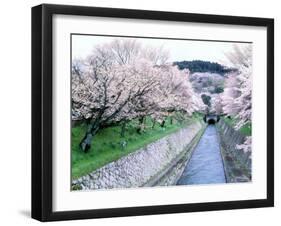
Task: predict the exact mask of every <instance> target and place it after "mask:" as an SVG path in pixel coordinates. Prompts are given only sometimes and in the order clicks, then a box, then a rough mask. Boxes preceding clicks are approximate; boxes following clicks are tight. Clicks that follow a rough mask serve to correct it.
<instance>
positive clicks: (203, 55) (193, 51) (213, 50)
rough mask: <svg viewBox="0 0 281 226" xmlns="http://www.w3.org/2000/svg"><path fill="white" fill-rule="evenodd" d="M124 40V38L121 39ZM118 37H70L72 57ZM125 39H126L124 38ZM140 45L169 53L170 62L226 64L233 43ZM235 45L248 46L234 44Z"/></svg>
mask: <svg viewBox="0 0 281 226" xmlns="http://www.w3.org/2000/svg"><path fill="white" fill-rule="evenodd" d="M121 38H122V39H124V37H121ZM114 39H118V37H108V36H93V35H72V57H73V58H84V57H86V56H88V55H89V54H90V53H91V51H92V49H93V48H94V47H95V46H96V45H98V44H102V43H107V42H111V41H112V40H114ZM125 39H126V38H125ZM136 39H137V40H138V41H139V42H140V43H142V45H145V46H153V47H160V46H163V48H164V49H165V50H168V51H169V52H170V61H172V62H174V61H182V60H206V61H211V62H218V63H224V64H226V62H227V59H226V57H225V55H224V53H226V52H228V51H230V50H231V49H232V47H233V43H229V42H210V41H192V40H167V39H149V38H136ZM236 44H237V45H241V46H242V45H248V44H244V43H236Z"/></svg>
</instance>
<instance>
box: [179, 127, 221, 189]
mask: <svg viewBox="0 0 281 226" xmlns="http://www.w3.org/2000/svg"><path fill="white" fill-rule="evenodd" d="M213 183H216V184H217V183H226V181H225V174H224V167H223V162H222V157H221V153H220V145H219V138H218V134H217V131H216V127H215V125H208V127H207V128H206V130H205V132H204V134H203V135H202V137H201V139H200V141H199V143H198V145H197V147H196V148H195V150H194V152H193V155H192V157H191V159H190V161H189V162H188V164H187V166H186V167H185V169H184V171H183V174H182V176H181V177H180V179H179V180H178V183H177V184H178V185H184V184H213Z"/></svg>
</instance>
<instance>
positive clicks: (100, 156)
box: [71, 115, 200, 179]
mask: <svg viewBox="0 0 281 226" xmlns="http://www.w3.org/2000/svg"><path fill="white" fill-rule="evenodd" d="M199 118H200V115H194V116H193V117H192V118H190V119H188V120H185V121H184V122H181V123H180V122H177V121H176V120H174V122H173V124H170V120H169V119H168V120H167V121H166V124H165V127H164V128H162V127H160V125H159V124H158V123H156V124H155V127H154V129H152V128H151V127H152V120H151V119H150V118H148V117H147V119H146V128H145V130H144V131H143V132H142V133H141V134H138V133H137V132H136V128H137V125H138V121H137V120H133V121H131V122H129V123H128V124H127V125H126V132H125V136H124V137H123V138H122V137H121V136H120V131H121V127H120V126H119V125H116V126H112V127H108V128H104V129H101V130H100V131H99V132H98V133H97V134H96V135H95V137H94V139H93V141H92V145H91V149H90V150H89V152H88V153H84V152H82V151H81V149H80V148H79V143H80V141H81V139H82V138H83V136H84V134H85V131H86V128H87V127H86V125H85V124H81V125H79V126H77V127H74V128H72V144H71V148H72V178H73V179H76V178H78V177H80V176H82V175H85V174H87V173H89V172H92V171H94V170H96V169H98V168H100V167H102V166H104V165H105V164H107V163H110V162H112V161H115V160H117V159H119V158H121V157H122V156H125V155H128V154H129V153H132V152H134V151H136V150H138V149H140V148H142V147H144V146H145V145H147V144H149V143H151V142H153V141H156V140H158V139H160V138H162V137H164V136H167V135H169V134H171V133H174V132H176V131H177V130H179V129H180V128H182V127H185V126H187V125H188V124H191V123H193V122H194V121H195V120H198V119H199ZM124 142H126V146H125V147H122V143H124Z"/></svg>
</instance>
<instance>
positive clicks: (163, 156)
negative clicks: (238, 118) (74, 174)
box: [72, 122, 203, 190]
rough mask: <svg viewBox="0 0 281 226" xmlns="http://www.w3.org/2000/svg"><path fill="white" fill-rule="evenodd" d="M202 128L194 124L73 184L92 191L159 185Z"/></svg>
mask: <svg viewBox="0 0 281 226" xmlns="http://www.w3.org/2000/svg"><path fill="white" fill-rule="evenodd" d="M202 128H203V123H201V122H196V123H194V124H191V125H189V126H188V127H186V128H183V129H181V130H179V131H177V132H175V133H173V134H171V135H168V136H166V137H164V138H162V139H159V140H158V141H155V142H153V143H151V144H148V145H147V146H146V147H144V148H141V149H140V150H137V151H136V152H133V153H131V154H129V155H127V156H125V157H122V158H120V159H119V160H117V161H115V162H111V163H109V164H107V165H105V166H103V167H102V168H100V169H98V170H96V171H94V172H92V173H90V174H88V175H86V176H83V177H80V178H78V179H77V180H74V181H73V182H72V187H73V188H74V187H75V188H76V189H77V188H78V189H82V190H88V189H109V188H132V187H143V186H155V185H157V180H158V179H160V178H163V177H164V175H162V174H163V172H164V173H165V172H166V169H169V168H170V167H171V166H172V165H173V164H175V163H177V161H178V160H180V159H182V156H183V155H184V154H185V153H186V152H187V151H190V150H189V149H190V144H191V143H193V141H194V138H196V137H197V136H198V133H199V132H200V131H202ZM176 174H177V173H176ZM170 177H171V176H170ZM176 178H177V176H173V179H171V178H170V179H169V180H170V181H169V184H172V183H175V182H176V181H175V180H176ZM165 184H166V183H165Z"/></svg>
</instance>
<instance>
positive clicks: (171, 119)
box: [170, 117, 173, 125]
mask: <svg viewBox="0 0 281 226" xmlns="http://www.w3.org/2000/svg"><path fill="white" fill-rule="evenodd" d="M170 124H171V125H173V117H171V118H170Z"/></svg>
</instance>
